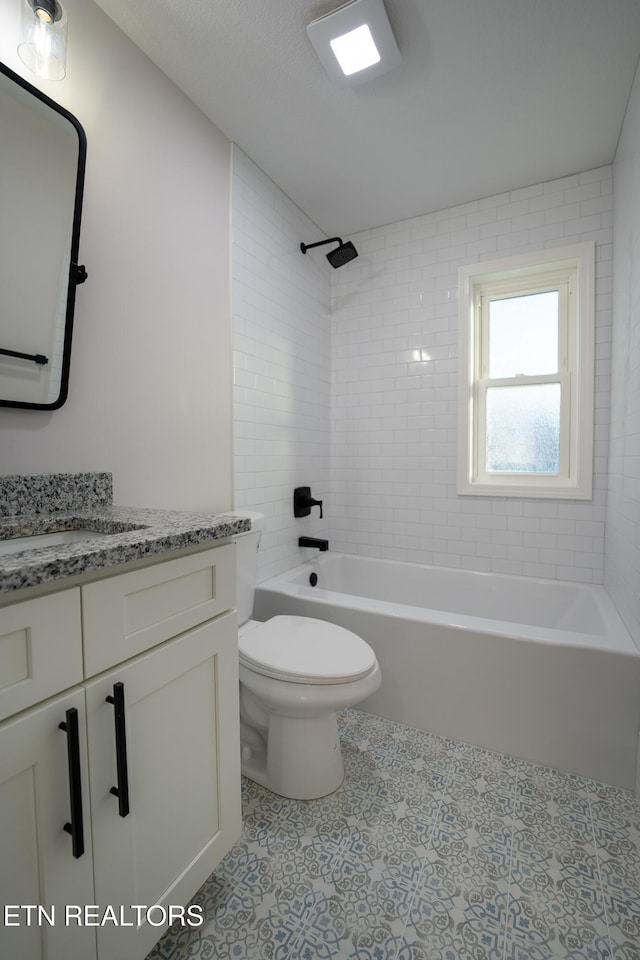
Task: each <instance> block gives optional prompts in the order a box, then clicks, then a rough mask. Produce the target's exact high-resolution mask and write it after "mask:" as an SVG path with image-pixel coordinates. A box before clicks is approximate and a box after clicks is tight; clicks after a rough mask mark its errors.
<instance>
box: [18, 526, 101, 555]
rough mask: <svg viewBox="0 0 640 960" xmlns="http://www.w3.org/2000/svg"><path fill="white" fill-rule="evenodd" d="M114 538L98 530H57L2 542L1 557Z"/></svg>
mask: <svg viewBox="0 0 640 960" xmlns="http://www.w3.org/2000/svg"><path fill="white" fill-rule="evenodd" d="M118 532H120V531H118ZM112 536H113V534H112V533H99V532H98V531H97V530H56V531H55V533H39V534H35V535H34V536H32V537H13V538H12V539H11V540H0V557H4V556H6V555H7V554H9V553H19V551H20V550H35V549H36V548H37V547H57V546H60V545H61V544H65V543H77V542H78V541H79V540H104V539H106V538H108V537H112Z"/></svg>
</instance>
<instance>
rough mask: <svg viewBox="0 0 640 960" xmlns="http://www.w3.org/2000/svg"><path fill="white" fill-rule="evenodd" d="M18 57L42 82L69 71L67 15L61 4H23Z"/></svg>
mask: <svg viewBox="0 0 640 960" xmlns="http://www.w3.org/2000/svg"><path fill="white" fill-rule="evenodd" d="M20 7H21V14H20V36H19V39H18V56H19V57H20V59H21V60H22V62H23V63H24V65H25V66H27V67H28V68H29V70H31V71H32V72H33V73H35V74H36V76H38V77H40V78H41V79H42V80H62V79H63V77H64V75H65V73H66V71H67V15H66V13H65V10H64V7H63V6H62V4H61V3H58V0H20Z"/></svg>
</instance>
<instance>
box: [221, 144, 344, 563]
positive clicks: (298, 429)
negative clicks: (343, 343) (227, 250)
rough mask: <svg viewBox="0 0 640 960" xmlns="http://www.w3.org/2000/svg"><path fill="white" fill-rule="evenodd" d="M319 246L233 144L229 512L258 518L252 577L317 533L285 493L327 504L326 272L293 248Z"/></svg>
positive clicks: (323, 525) (293, 558) (297, 553)
mask: <svg viewBox="0 0 640 960" xmlns="http://www.w3.org/2000/svg"><path fill="white" fill-rule="evenodd" d="M319 239H322V234H321V232H320V231H319V230H318V228H317V227H316V226H315V225H314V224H313V223H312V222H311V221H310V220H309V218H308V217H306V216H305V215H304V214H303V213H302V212H301V211H300V210H299V209H298V207H296V206H295V205H294V204H293V203H292V202H291V201H290V200H289V199H288V198H287V197H286V196H285V195H284V194H283V193H282V191H281V190H279V189H278V187H276V186H275V184H274V183H272V182H271V180H269V179H268V177H266V176H265V175H264V174H263V173H262V172H261V171H260V170H259V169H258V167H256V166H255V164H254V163H253V162H252V161H251V160H250V159H249V158H248V157H246V156H245V155H244V154H243V153H242V151H241V150H239V149H238V148H237V147H234V152H233V313H234V417H235V423H234V433H235V440H234V445H235V483H234V485H235V508H236V510H240V509H242V508H243V507H245V508H250V509H253V510H259V511H260V512H261V513H264V514H265V516H266V529H265V535H264V537H263V542H262V546H261V549H260V573H259V576H260V579H261V580H264V579H265V578H267V577H269V576H274V575H275V574H276V573H281V572H282V571H283V570H288V569H290V568H291V567H294V566H296V565H297V564H298V563H300V562H301V561H302V559H303V558H304V557H305V556H309V555H310V554H309V552H308V551H305V550H301V549H300V548H299V547H298V537H299V536H301V535H303V534H307V535H309V536H322V537H326V536H327V527H328V521H327V520H326V519H325V520H320V519H319V516H318V514H319V511H318V508H317V507H314V508H313V510H312V515H311V516H309V517H306V518H304V519H294V516H293V490H294V487H298V486H310V487H311V489H312V493H313V495H314V497H315V498H316V499H318V500H325V502H326V505H327V507H329V504H328V500H329V452H330V451H329V443H330V379H331V378H330V334H331V316H330V314H331V295H330V278H329V273H330V271H331V267H330V266H329V265H328V263H327V261H326V258H325V256H324V253H323V250H322V249H321V248H320V249H318V250H313V251H311V252H310V253H308V254H306V256H303V254H302V253H301V251H300V243H301V242H304V243H313V242H314V241H315V240H319ZM327 512H328V514H329V516H331V511H330V509H328V511H327Z"/></svg>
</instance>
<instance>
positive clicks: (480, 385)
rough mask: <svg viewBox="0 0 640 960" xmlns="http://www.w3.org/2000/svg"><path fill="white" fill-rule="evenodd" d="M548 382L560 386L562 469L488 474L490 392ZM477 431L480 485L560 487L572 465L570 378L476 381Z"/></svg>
mask: <svg viewBox="0 0 640 960" xmlns="http://www.w3.org/2000/svg"><path fill="white" fill-rule="evenodd" d="M545 383H557V384H559V385H560V449H559V453H560V469H559V471H558V473H536V472H531V473H525V472H523V471H507V470H504V471H500V472H494V471H487V463H486V451H487V390H488V389H489V388H490V387H516V388H518V387H524V386H538V385H542V384H545ZM474 394H475V402H474V405H473V406H474V411H475V429H474V431H473V432H474V438H475V443H474V448H475V449H474V469H473V477H474V480H476V482H479V483H491V484H513V482H514V480H515V481H516V482H517V483H524V484H528V485H532V486H533V485H537V484H541V485H544V484H547V485H551V484H557V483H558V482H559V481H563V480H565V481H566V480H568V479H569V475H570V466H571V446H570V443H569V442H568V440H569V433H570V422H571V416H570V414H571V375H570V374H569V373H568V372H567V373H563V374H543V375H540V376H538V377H528V376H521V377H504V378H501V379H497V378H494V379H489V378H485V379H483V380H479V381H477V383H476V384H475V389H474Z"/></svg>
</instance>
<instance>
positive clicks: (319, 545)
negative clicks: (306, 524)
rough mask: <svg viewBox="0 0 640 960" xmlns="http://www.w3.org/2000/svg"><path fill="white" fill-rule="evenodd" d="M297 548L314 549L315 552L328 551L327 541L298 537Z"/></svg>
mask: <svg viewBox="0 0 640 960" xmlns="http://www.w3.org/2000/svg"><path fill="white" fill-rule="evenodd" d="M298 546H299V547H315V549H316V550H328V549H329V541H328V540H318V539H317V538H316V537H299V538H298Z"/></svg>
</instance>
